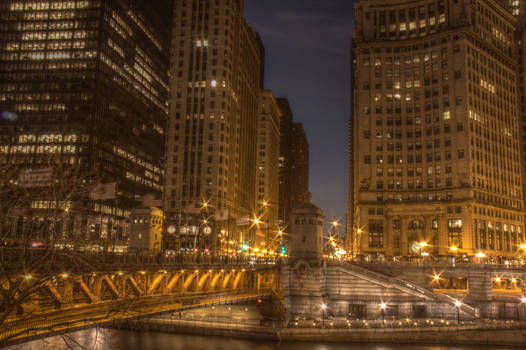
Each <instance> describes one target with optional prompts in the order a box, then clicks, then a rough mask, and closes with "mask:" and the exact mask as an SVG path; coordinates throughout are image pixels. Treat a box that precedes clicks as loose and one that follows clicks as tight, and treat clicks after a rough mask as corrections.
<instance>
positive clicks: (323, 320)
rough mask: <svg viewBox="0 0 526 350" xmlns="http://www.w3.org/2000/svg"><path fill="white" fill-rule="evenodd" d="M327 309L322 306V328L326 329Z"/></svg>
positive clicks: (325, 306)
mask: <svg viewBox="0 0 526 350" xmlns="http://www.w3.org/2000/svg"><path fill="white" fill-rule="evenodd" d="M326 309H327V305H325V304H321V312H322V316H321V317H322V327H323V328H325V310H326Z"/></svg>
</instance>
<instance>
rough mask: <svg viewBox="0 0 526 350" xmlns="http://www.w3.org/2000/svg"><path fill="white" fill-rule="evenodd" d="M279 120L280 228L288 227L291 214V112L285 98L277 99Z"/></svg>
mask: <svg viewBox="0 0 526 350" xmlns="http://www.w3.org/2000/svg"><path fill="white" fill-rule="evenodd" d="M277 102H278V106H279V109H280V110H281V118H280V121H279V132H280V143H279V213H278V220H279V224H280V226H281V227H284V228H287V227H290V215H291V214H292V207H291V199H290V188H291V181H292V175H291V158H292V110H291V108H290V105H289V101H288V100H287V99H286V98H278V99H277Z"/></svg>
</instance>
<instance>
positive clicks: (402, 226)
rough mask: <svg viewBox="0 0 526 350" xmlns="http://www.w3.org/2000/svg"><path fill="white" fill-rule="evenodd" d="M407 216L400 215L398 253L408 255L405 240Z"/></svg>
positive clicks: (407, 246)
mask: <svg viewBox="0 0 526 350" xmlns="http://www.w3.org/2000/svg"><path fill="white" fill-rule="evenodd" d="M407 225H408V220H407V216H400V255H402V256H404V255H409V243H408V242H407V230H408V229H407Z"/></svg>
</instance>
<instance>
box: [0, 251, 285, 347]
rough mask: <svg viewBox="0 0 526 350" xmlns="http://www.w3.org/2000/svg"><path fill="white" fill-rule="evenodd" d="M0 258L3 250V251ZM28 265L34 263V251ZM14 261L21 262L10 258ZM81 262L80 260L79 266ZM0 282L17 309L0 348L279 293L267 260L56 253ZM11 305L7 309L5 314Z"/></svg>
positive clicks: (0, 329) (3, 329)
mask: <svg viewBox="0 0 526 350" xmlns="http://www.w3.org/2000/svg"><path fill="white" fill-rule="evenodd" d="M4 253H5V252H4ZM31 254H33V255H34V256H33V257H32V258H31V259H29V261H35V260H37V261H38V260H41V259H42V258H43V257H39V252H38V251H35V252H31ZM3 258H4V260H6V259H7V260H9V254H4V255H3ZM15 261H20V260H19V259H18V258H15ZM80 261H82V263H80ZM3 265H4V266H11V267H12V268H13V270H12V271H10V274H6V276H7V275H9V276H10V278H3V280H2V281H1V286H2V292H3V294H4V295H7V291H13V290H15V291H16V292H15V293H14V295H13V296H14V298H13V299H14V300H17V298H18V300H19V301H20V302H19V303H18V304H16V303H14V302H13V303H12V305H7V303H6V302H5V297H4V300H3V302H2V309H1V310H0V311H1V312H3V313H4V314H5V313H9V314H8V315H6V317H5V318H4V321H3V322H2V323H1V325H0V345H2V344H7V343H13V342H21V341H27V340H30V339H35V338H40V337H45V336H48V335H52V334H59V333H65V332H70V331H73V330H77V329H82V328H89V327H93V326H96V325H104V324H111V323H112V322H114V321H119V320H125V319H129V318H137V317H144V316H148V315H153V314H159V313H165V312H171V311H182V310H186V309H190V308H199V307H208V306H212V305H218V304H225V303H240V302H249V301H253V300H258V299H261V298H268V297H272V296H273V295H276V294H277V293H278V289H279V283H280V282H279V275H278V274H276V263H275V262H273V261H270V260H268V259H259V260H257V259H243V258H239V259H237V258H236V259H232V258H228V257H212V256H202V257H199V256H170V257H165V256H160V255H157V256H154V255H135V254H110V255H108V254H102V255H100V254H79V253H76V254H75V255H73V256H72V255H71V254H58V256H55V258H54V260H53V263H52V264H50V265H48V266H46V267H47V269H46V271H42V269H40V271H39V272H38V273H32V272H28V271H24V268H22V267H21V266H20V265H18V266H17V265H14V264H11V265H8V264H3ZM9 306H11V309H9Z"/></svg>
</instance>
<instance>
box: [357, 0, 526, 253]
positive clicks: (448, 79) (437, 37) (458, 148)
mask: <svg viewBox="0 0 526 350" xmlns="http://www.w3.org/2000/svg"><path fill="white" fill-rule="evenodd" d="M503 3H504V2H501V1H495V0H486V1H467V0H459V1H444V0H439V1H433V2H414V1H404V0H398V1H391V2H386V1H382V0H372V1H363V0H362V1H360V0H358V1H357V3H356V8H355V13H356V27H355V32H354V38H353V54H352V72H353V75H352V102H353V109H352V116H351V122H350V123H351V127H350V140H351V141H350V152H351V154H350V157H349V158H350V163H351V164H350V169H351V171H350V180H349V181H350V185H351V188H350V193H349V208H348V216H349V217H348V232H347V237H348V238H347V240H348V241H347V245H348V249H351V250H352V251H353V252H359V253H361V254H364V255H384V256H400V255H402V256H407V255H420V254H421V253H429V254H432V255H468V256H472V255H475V254H478V253H484V254H486V255H499V256H511V255H516V254H517V251H518V249H519V246H520V244H522V243H523V242H524V215H523V210H524V202H523V192H522V179H521V163H520V150H519V141H520V137H519V136H520V135H519V129H518V126H519V124H518V122H519V120H518V109H517V105H518V101H517V88H516V86H517V85H516V84H517V71H516V69H515V67H516V62H515V56H514V54H515V48H514V41H513V33H514V25H515V19H514V18H513V16H512V14H511V12H510V10H509V9H508V8H506V7H504V6H503Z"/></svg>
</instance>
